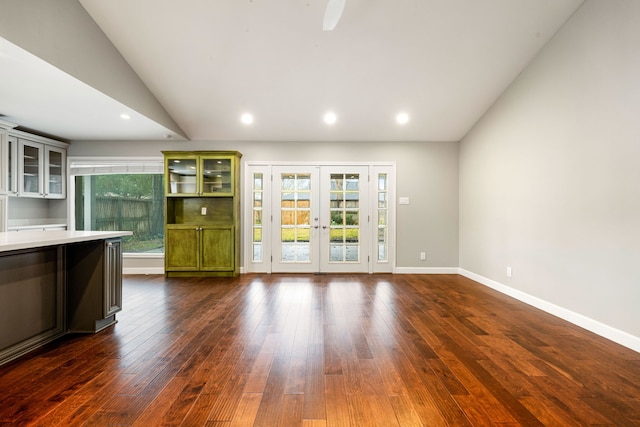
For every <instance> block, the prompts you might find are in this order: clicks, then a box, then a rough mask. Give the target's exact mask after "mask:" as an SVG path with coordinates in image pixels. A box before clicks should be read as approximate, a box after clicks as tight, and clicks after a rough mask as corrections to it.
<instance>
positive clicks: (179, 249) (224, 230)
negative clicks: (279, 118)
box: [163, 151, 242, 277]
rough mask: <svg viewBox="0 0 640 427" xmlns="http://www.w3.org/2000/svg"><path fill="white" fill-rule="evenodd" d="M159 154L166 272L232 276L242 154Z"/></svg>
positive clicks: (237, 241)
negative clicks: (162, 167)
mask: <svg viewBox="0 0 640 427" xmlns="http://www.w3.org/2000/svg"><path fill="white" fill-rule="evenodd" d="M163 153H164V156H165V195H166V197H165V224H166V226H165V274H166V276H167V277H180V276H183V277H185V276H236V275H237V274H238V273H239V268H240V194H239V188H240V174H239V172H240V165H239V162H240V158H241V157H242V154H240V153H238V152H235V151H222V152H220V151H189V152H187V151H165V152H163Z"/></svg>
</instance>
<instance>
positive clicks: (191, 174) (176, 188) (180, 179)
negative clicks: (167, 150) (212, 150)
mask: <svg viewBox="0 0 640 427" xmlns="http://www.w3.org/2000/svg"><path fill="white" fill-rule="evenodd" d="M167 168H168V169H169V182H168V187H167V193H168V194H185V193H186V194H195V193H196V192H197V189H196V159H194V158H191V159H189V158H180V159H168V160H167Z"/></svg>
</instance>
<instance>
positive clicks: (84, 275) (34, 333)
mask: <svg viewBox="0 0 640 427" xmlns="http://www.w3.org/2000/svg"><path fill="white" fill-rule="evenodd" d="M129 234H131V233H130V232H93V231H21V232H4V233H0V365H1V364H4V363H6V362H9V361H10V360H13V359H15V358H17V357H19V356H21V355H23V354H25V353H27V352H29V351H31V350H34V349H36V348H38V347H41V346H43V345H44V344H47V343H49V342H51V341H53V340H55V339H57V338H59V337H61V336H63V335H65V334H68V333H95V332H98V331H100V330H102V329H104V328H106V327H108V326H110V325H113V324H114V323H115V322H116V313H117V312H118V311H120V310H121V308H122V246H121V242H122V239H121V238H122V236H125V235H129Z"/></svg>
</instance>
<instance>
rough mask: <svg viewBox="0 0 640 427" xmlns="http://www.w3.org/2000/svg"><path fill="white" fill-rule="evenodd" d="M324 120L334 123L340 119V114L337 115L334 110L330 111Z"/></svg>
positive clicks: (327, 122)
mask: <svg viewBox="0 0 640 427" xmlns="http://www.w3.org/2000/svg"><path fill="white" fill-rule="evenodd" d="M323 120H324V122H325V123H326V124H328V125H332V124H334V123H335V122H336V121H338V116H336V113H334V112H333V111H328V112H326V113H325V114H324V119H323Z"/></svg>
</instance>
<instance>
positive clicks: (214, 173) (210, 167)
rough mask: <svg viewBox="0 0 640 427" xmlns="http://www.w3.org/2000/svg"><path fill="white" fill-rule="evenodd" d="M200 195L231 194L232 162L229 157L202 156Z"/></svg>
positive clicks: (232, 189)
mask: <svg viewBox="0 0 640 427" xmlns="http://www.w3.org/2000/svg"><path fill="white" fill-rule="evenodd" d="M200 167H201V171H202V187H201V188H202V194H206V195H216V194H226V195H231V194H233V191H234V188H233V179H232V177H233V162H232V160H231V158H229V157H226V158H225V157H212V156H202V157H201V158H200Z"/></svg>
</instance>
